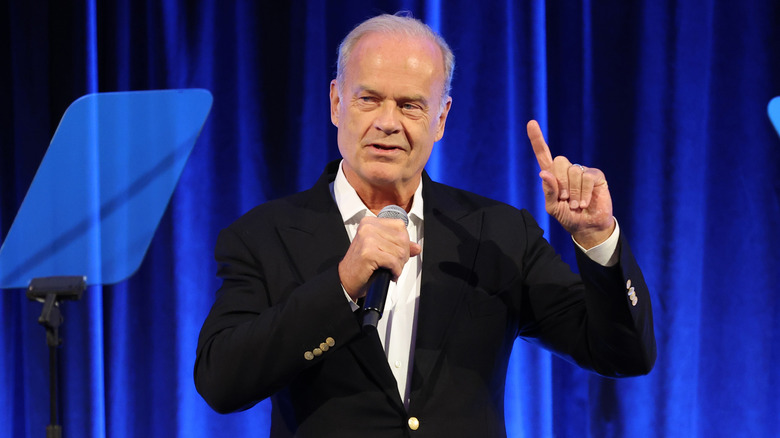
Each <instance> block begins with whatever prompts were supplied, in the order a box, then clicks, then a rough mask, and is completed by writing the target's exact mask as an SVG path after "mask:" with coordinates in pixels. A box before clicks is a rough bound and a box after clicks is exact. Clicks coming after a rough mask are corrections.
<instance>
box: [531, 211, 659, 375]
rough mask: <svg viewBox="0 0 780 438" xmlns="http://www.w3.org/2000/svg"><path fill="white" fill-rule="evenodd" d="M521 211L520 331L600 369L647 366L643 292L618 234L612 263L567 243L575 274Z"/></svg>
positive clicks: (649, 339) (650, 361)
mask: <svg viewBox="0 0 780 438" xmlns="http://www.w3.org/2000/svg"><path fill="white" fill-rule="evenodd" d="M525 216H526V239H527V247H526V252H525V255H524V258H525V262H524V264H525V268H526V275H525V288H526V297H527V300H526V301H525V304H526V306H525V307H524V311H523V314H524V318H523V321H525V325H524V326H523V327H521V333H520V334H521V336H524V337H527V338H530V340H531V341H532V342H536V343H539V344H541V345H542V346H544V347H545V348H547V349H549V350H551V351H552V352H554V353H556V354H557V355H559V356H561V357H563V358H565V359H567V360H569V361H572V362H574V363H576V364H577V365H579V366H580V367H582V368H585V369H589V370H592V371H595V372H597V373H598V374H601V375H603V376H607V377H624V376H636V375H643V374H647V373H649V372H650V370H651V369H652V368H653V365H654V364H655V359H656V344H655V335H654V331H653V316H652V307H651V303H650V293H649V291H648V288H647V285H646V284H645V280H644V277H643V276H642V272H641V270H640V269H639V266H638V264H637V262H636V260H635V259H634V256H633V254H632V253H631V249H630V247H629V245H628V243H627V242H626V240H625V238H624V235H623V233H621V236H620V240H619V242H618V247H617V251H619V253H620V258H619V263H618V264H617V265H615V266H612V267H604V266H601V265H599V264H598V263H596V262H594V261H592V260H591V259H590V258H588V256H586V255H585V254H584V253H583V252H582V251H580V250H578V249H576V248H575V252H576V257H577V265H578V267H579V271H580V275H576V274H573V273H571V270H570V269H569V267H568V266H567V265H566V264H565V263H563V262H562V261H561V260H560V257H559V256H558V255H557V254H555V251H554V250H553V249H552V247H551V246H550V245H549V243H547V241H546V240H544V238H543V237H542V235H541V233H542V232H541V229H539V228H538V226H537V225H536V223H535V222H534V221H533V219H532V218H531V217H530V215H529V214H527V212H525Z"/></svg>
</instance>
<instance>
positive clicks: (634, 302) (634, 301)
mask: <svg viewBox="0 0 780 438" xmlns="http://www.w3.org/2000/svg"><path fill="white" fill-rule="evenodd" d="M638 302H639V300H638V299H637V297H633V298H631V305H632V306H636V303H638Z"/></svg>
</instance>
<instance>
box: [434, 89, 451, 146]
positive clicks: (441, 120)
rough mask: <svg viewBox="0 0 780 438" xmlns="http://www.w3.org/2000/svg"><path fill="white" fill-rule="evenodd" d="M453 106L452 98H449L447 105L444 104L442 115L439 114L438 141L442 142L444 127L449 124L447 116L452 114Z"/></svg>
mask: <svg viewBox="0 0 780 438" xmlns="http://www.w3.org/2000/svg"><path fill="white" fill-rule="evenodd" d="M451 106H452V97H447V103H445V104H444V109H442V111H441V114H439V120H438V125H439V126H438V127H437V129H436V140H434V141H439V140H441V138H442V137H444V125H446V124H447V114H449V113H450V107H451Z"/></svg>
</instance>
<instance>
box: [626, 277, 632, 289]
mask: <svg viewBox="0 0 780 438" xmlns="http://www.w3.org/2000/svg"><path fill="white" fill-rule="evenodd" d="M626 289H631V279H630V278H629V279H628V281H626Z"/></svg>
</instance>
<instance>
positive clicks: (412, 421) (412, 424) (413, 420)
mask: <svg viewBox="0 0 780 438" xmlns="http://www.w3.org/2000/svg"><path fill="white" fill-rule="evenodd" d="M408 423H409V429H412V430H417V429H419V428H420V420H418V419H417V417H409V421H408Z"/></svg>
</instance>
